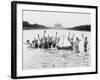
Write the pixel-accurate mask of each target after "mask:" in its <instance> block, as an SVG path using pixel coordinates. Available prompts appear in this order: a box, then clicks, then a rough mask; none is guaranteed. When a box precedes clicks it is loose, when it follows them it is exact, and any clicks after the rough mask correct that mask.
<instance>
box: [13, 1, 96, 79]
mask: <svg viewBox="0 0 100 80" xmlns="http://www.w3.org/2000/svg"><path fill="white" fill-rule="evenodd" d="M12 4H13V7H14V8H13V7H12V14H13V18H12V23H13V24H12V28H13V26H15V27H16V28H13V29H12V30H13V31H12V32H13V33H12V35H13V41H14V42H15V43H13V44H16V45H13V53H12V59H13V61H12V62H13V65H12V67H13V69H12V75H14V76H13V77H15V78H16V77H19V78H20V77H21V78H24V77H43V76H44V77H46V75H47V76H50V75H51V76H54V75H56V76H57V75H58V76H60V75H74V74H75V75H77V74H93V73H94V74H95V73H97V32H96V31H97V13H96V12H97V7H96V6H86V5H83V6H81V5H65V4H49V3H34V2H33V3H31V2H29V3H27V2H18V3H17V2H13V3H12ZM15 46H16V47H15ZM14 47H15V48H14ZM13 73H14V74H13Z"/></svg>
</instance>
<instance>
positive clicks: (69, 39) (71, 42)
mask: <svg viewBox="0 0 100 80" xmlns="http://www.w3.org/2000/svg"><path fill="white" fill-rule="evenodd" d="M74 36H75V34H73V37H72V38H70V32H69V35H68V41H69V42H70V44H71V48H72V51H73V47H74Z"/></svg>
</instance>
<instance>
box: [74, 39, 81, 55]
mask: <svg viewBox="0 0 100 80" xmlns="http://www.w3.org/2000/svg"><path fill="white" fill-rule="evenodd" d="M80 41H81V40H80V39H79V38H78V37H76V41H75V42H74V52H75V53H79V52H80V51H79V42H80Z"/></svg>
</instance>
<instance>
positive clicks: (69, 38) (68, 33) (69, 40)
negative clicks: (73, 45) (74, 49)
mask: <svg viewBox="0 0 100 80" xmlns="http://www.w3.org/2000/svg"><path fill="white" fill-rule="evenodd" d="M68 41H70V32H69V33H68Z"/></svg>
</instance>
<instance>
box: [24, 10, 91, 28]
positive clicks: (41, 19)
mask: <svg viewBox="0 0 100 80" xmlns="http://www.w3.org/2000/svg"><path fill="white" fill-rule="evenodd" d="M23 21H28V22H29V23H30V24H34V23H37V24H41V25H45V26H47V27H54V25H55V24H58V23H59V24H62V26H63V27H74V26H79V25H86V24H91V14H86V13H85V14H84V13H71V12H66V13H65V12H64V13H63V12H62V13H60V12H46V11H26V10H24V11H23Z"/></svg>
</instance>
